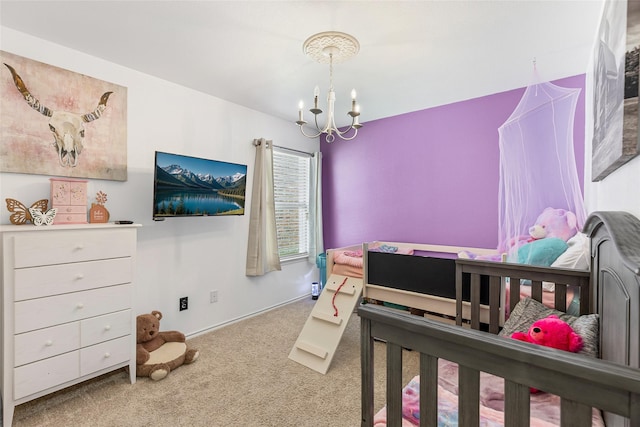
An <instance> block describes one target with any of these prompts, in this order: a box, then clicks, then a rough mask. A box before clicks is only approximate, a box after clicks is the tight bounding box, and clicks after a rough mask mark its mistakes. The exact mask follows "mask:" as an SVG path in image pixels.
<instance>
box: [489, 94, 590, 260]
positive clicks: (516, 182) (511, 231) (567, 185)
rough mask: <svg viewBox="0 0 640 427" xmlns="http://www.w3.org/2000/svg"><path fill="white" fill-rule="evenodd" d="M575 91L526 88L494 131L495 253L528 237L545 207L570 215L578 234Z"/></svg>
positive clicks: (580, 220) (580, 214) (580, 211)
mask: <svg viewBox="0 0 640 427" xmlns="http://www.w3.org/2000/svg"><path fill="white" fill-rule="evenodd" d="M579 94H580V89H575V88H563V87H560V86H556V85H554V84H552V83H549V82H545V83H535V84H532V85H530V86H529V87H527V89H526V90H525V92H524V95H523V96H522V99H521V100H520V103H519V104H518V106H517V107H516V109H515V110H514V112H513V113H512V114H511V116H510V117H509V119H508V120H507V121H506V122H505V123H504V124H503V125H502V126H501V127H500V128H499V129H498V133H499V138H500V139H499V144H500V184H499V194H498V203H499V209H498V213H499V219H498V224H499V226H498V227H499V228H498V250H499V251H500V252H508V251H509V249H510V244H511V242H513V241H514V239H518V237H519V236H523V235H528V234H529V227H531V226H532V225H534V223H535V221H536V218H537V217H538V215H540V213H541V212H542V211H543V210H544V209H545V208H547V207H552V208H556V209H566V210H568V211H571V212H573V213H575V215H576V218H577V225H578V228H579V229H581V228H582V226H583V224H584V221H585V218H586V213H585V210H584V201H583V196H582V192H581V190H580V184H579V180H578V172H577V167H576V161H575V153H574V149H573V125H574V116H575V111H576V104H577V101H578V96H579Z"/></svg>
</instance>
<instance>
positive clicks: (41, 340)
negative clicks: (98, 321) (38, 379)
mask: <svg viewBox="0 0 640 427" xmlns="http://www.w3.org/2000/svg"><path fill="white" fill-rule="evenodd" d="M14 344H15V348H14V355H15V357H14V366H21V365H26V364H27V363H31V362H35V361H37V360H42V359H46V358H48V357H53V356H57V355H59V354H62V353H67V352H70V351H72V350H77V349H78V348H80V323H78V322H73V323H66V324H64V325H59V326H54V327H52V328H46V329H39V330H37V331H33V332H26V333H24V334H19V335H16V336H15V337H14Z"/></svg>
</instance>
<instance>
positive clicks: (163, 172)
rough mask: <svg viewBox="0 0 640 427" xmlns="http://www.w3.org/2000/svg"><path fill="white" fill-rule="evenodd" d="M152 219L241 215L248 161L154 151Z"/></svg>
mask: <svg viewBox="0 0 640 427" xmlns="http://www.w3.org/2000/svg"><path fill="white" fill-rule="evenodd" d="M154 170H155V172H154V177H153V219H154V220H163V219H164V218H170V217H190V216H218V215H244V202H245V192H246V188H247V165H241V164H236V163H229V162H223V161H219V160H209V159H203V158H199V157H191V156H184V155H181V154H171V153H164V152H161V151H156V153H155V168H154Z"/></svg>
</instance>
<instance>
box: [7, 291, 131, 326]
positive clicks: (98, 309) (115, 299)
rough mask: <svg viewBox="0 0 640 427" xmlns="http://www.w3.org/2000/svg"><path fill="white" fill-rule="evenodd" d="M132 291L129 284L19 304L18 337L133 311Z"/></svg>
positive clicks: (17, 318) (16, 320)
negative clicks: (62, 325)
mask: <svg viewBox="0 0 640 427" xmlns="http://www.w3.org/2000/svg"><path fill="white" fill-rule="evenodd" d="M131 291H132V285H130V284H127V285H118V286H109V287H106V288H99V289H92V290H90V291H82V292H76V293H72V294H63V295H56V296H52V297H46V298H38V299H32V300H26V301H20V302H16V303H15V306H14V315H15V333H17V334H19V333H22V332H28V331H33V330H35V329H41V328H46V327H49V326H54V325H59V324H62V323H68V322H73V321H78V320H82V319H87V318H89V317H94V316H99V315H102V314H107V313H112V312H114V311H121V310H125V309H129V308H131V295H132V292H131Z"/></svg>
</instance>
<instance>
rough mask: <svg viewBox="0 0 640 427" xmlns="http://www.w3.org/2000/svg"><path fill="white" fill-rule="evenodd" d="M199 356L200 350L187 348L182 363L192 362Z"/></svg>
mask: <svg viewBox="0 0 640 427" xmlns="http://www.w3.org/2000/svg"><path fill="white" fill-rule="evenodd" d="M198 357H200V350H194V349H191V350H188V351H187V354H186V355H185V358H184V363H193V362H195V361H196V360H198Z"/></svg>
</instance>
